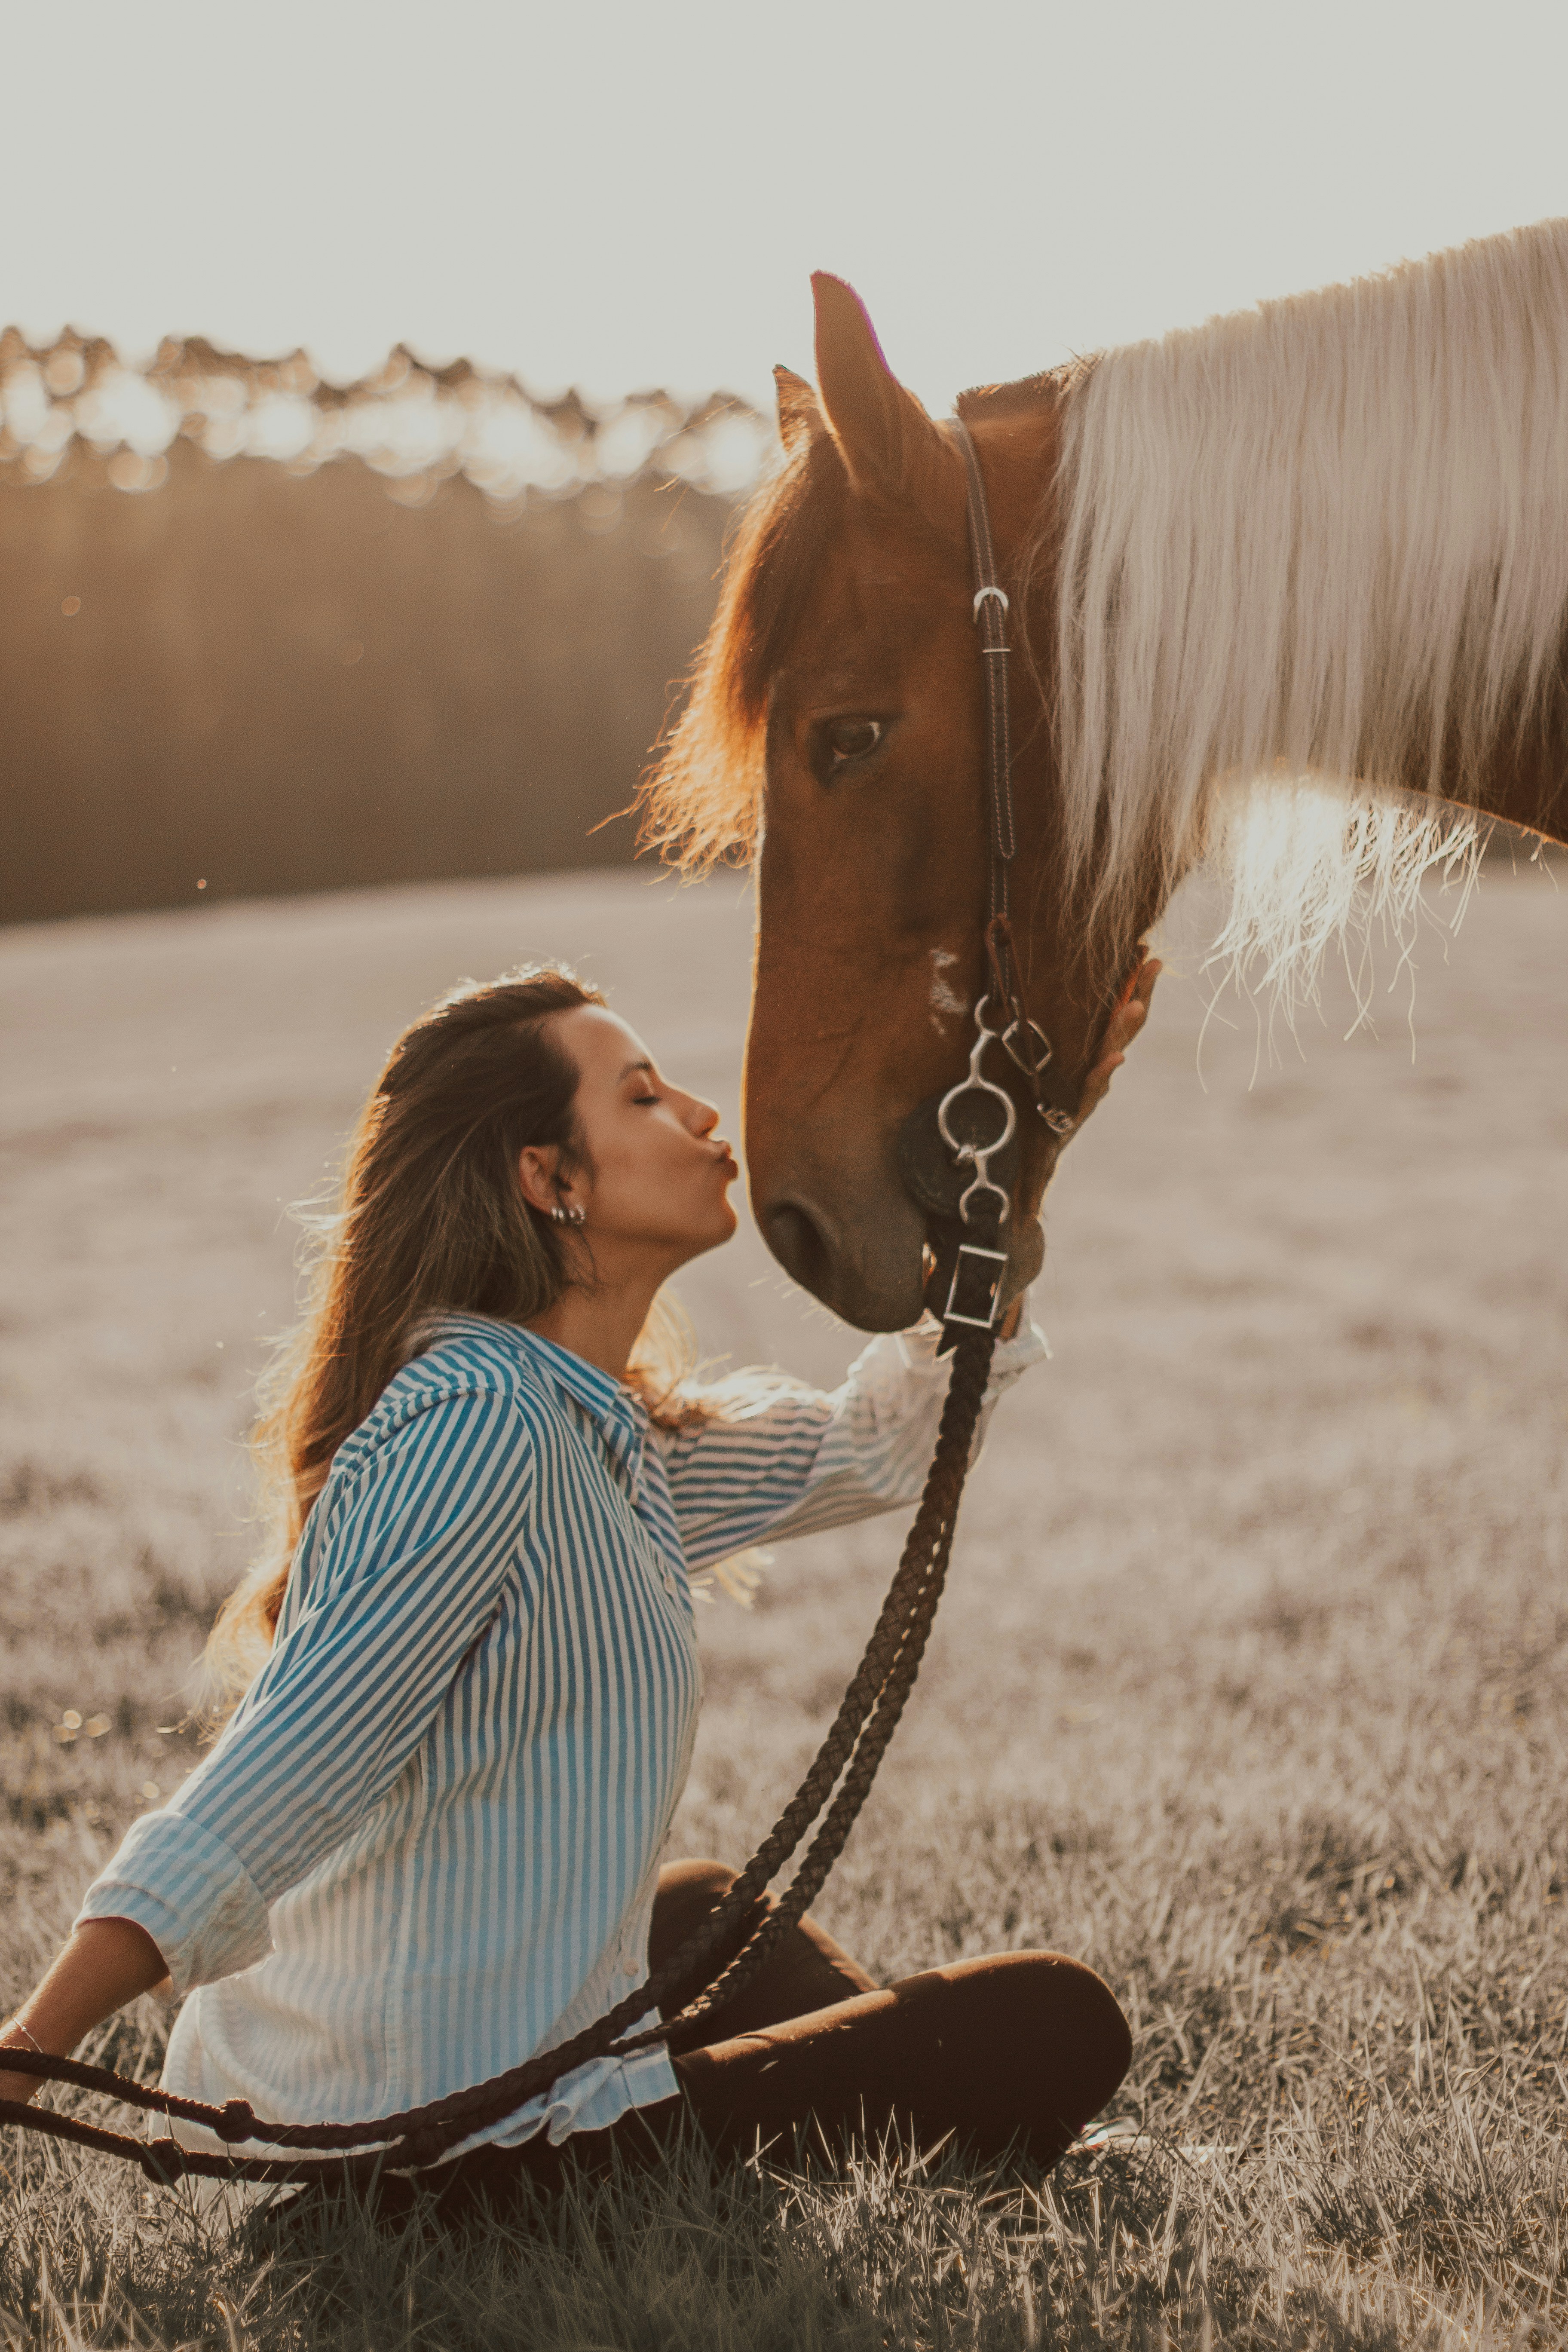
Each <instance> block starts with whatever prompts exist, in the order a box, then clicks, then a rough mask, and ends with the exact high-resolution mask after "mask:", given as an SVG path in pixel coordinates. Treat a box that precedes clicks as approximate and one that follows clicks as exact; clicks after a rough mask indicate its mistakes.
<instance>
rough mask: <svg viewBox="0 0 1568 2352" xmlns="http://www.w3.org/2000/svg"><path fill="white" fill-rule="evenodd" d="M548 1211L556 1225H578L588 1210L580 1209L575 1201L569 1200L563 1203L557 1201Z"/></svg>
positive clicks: (582, 1221)
mask: <svg viewBox="0 0 1568 2352" xmlns="http://www.w3.org/2000/svg"><path fill="white" fill-rule="evenodd" d="M550 1213H551V1215H552V1217H553V1219H554V1220H555V1223H557V1224H558V1225H580V1224H582V1223H584V1220H585V1219H586V1217H587V1214H588V1212H587V1210H586V1209H580V1208H579V1207H578V1206H577V1203H576V1202H575V1201H569V1202H566V1203H565V1204H564V1205H563V1203H562V1202H559V1201H557V1202H556V1203H555V1206H554V1207H553V1208H552V1210H551V1212H550Z"/></svg>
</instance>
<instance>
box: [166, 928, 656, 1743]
mask: <svg viewBox="0 0 1568 2352" xmlns="http://www.w3.org/2000/svg"><path fill="white" fill-rule="evenodd" d="M604 1001H605V1000H604V998H603V996H602V995H601V994H600V992H599V991H598V990H597V989H595V988H593V987H591V986H589V984H588V983H587V982H584V981H581V980H579V979H578V978H577V977H576V975H575V974H574V972H572V971H567V970H566V969H565V968H564V967H563V966H560V965H542V966H532V967H529V968H526V969H524V970H521V971H514V972H508V973H505V974H503V975H502V977H501V978H500V979H499V980H493V981H488V982H482V983H479V982H471V981H468V982H464V983H463V984H462V985H461V986H460V987H458V988H455V989H453V990H452V992H450V994H448V995H447V996H445V997H443V998H442V999H441V1001H440V1003H437V1004H436V1005H434V1006H432V1008H431V1010H430V1011H429V1012H428V1013H426V1014H424V1016H423V1017H422V1018H421V1019H420V1020H418V1021H416V1022H415V1023H414V1024H412V1025H411V1026H410V1027H409V1028H407V1029H405V1031H404V1033H403V1034H402V1036H401V1037H399V1039H398V1040H397V1043H396V1044H395V1045H394V1047H393V1049H392V1052H391V1055H390V1056H389V1057H388V1060H387V1064H386V1067H385V1068H384V1070H383V1072H382V1074H381V1076H380V1077H379V1078H378V1079H377V1081H376V1084H375V1087H374V1092H373V1093H372V1095H371V1097H370V1099H369V1101H368V1102H367V1103H366V1105H365V1107H364V1108H363V1111H362V1112H361V1114H360V1117H359V1120H358V1123H357V1125H356V1126H355V1128H354V1130H353V1136H352V1137H351V1139H350V1142H349V1146H348V1151H347V1155H346V1160H345V1163H344V1168H343V1176H342V1187H341V1192H340V1196H339V1202H338V1205H337V1207H336V1209H335V1210H334V1211H333V1212H332V1213H331V1214H330V1215H328V1216H325V1217H318V1218H316V1219H314V1220H313V1221H312V1222H313V1224H314V1228H315V1234H316V1246H315V1249H314V1251H313V1254H312V1259H311V1263H310V1286H309V1295H308V1304H307V1307H306V1312H305V1315H304V1318H303V1320H302V1321H301V1323H300V1326H299V1328H298V1329H297V1330H296V1331H295V1332H294V1334H293V1335H292V1337H291V1338H290V1339H289V1340H288V1341H286V1342H285V1344H284V1345H283V1347H282V1348H281V1349H280V1350H279V1354H278V1356H277V1357H276V1358H275V1360H274V1361H273V1364H272V1366H271V1369H270V1370H269V1371H268V1375H267V1376H266V1378H265V1379H264V1381H263V1382H262V1385H261V1391H260V1403H261V1416H260V1419H259V1420H258V1423H257V1426H256V1429H255V1432H254V1433H253V1436H252V1439H251V1447H252V1452H253V1454H254V1457H255V1460H256V1463H257V1466H258V1471H259V1473H260V1477H261V1483H262V1487H263V1492H264V1496H265V1517H266V1521H267V1528H268V1539H267V1543H266V1546H265V1549H264V1550H263V1552H262V1555H261V1557H260V1559H258V1561H257V1563H256V1565H255V1567H254V1568H253V1569H252V1570H251V1571H250V1573H249V1575H248V1576H247V1578H246V1579H245V1581H244V1582H243V1583H242V1584H241V1585H240V1586H239V1587H238V1589H237V1591H235V1592H233V1593H231V1594H230V1595H229V1598H228V1599H227V1600H226V1601H225V1603H224V1605H223V1607H222V1609H221V1610H220V1611H219V1612H218V1617H217V1622H216V1624H215V1625H214V1627H213V1630H212V1633H211V1636H210V1638H209V1640H208V1643H207V1647H206V1666H207V1671H208V1677H209V1685H210V1688H211V1691H212V1694H213V1701H214V1706H213V1712H214V1713H215V1714H216V1715H218V1716H221V1714H222V1713H223V1711H224V1709H225V1708H226V1706H232V1705H233V1704H234V1703H235V1702H236V1701H237V1699H238V1697H239V1696H241V1695H242V1694H243V1692H244V1691H245V1690H246V1689H247V1687H248V1685H250V1683H251V1682H252V1681H253V1680H254V1679H255V1676H256V1675H257V1674H258V1671H259V1669H260V1666H261V1664H262V1663H263V1661H264V1660H265V1658H266V1655H267V1653H268V1649H269V1648H270V1646H271V1643H272V1637H273V1634H274V1633H275V1631H276V1630H277V1624H278V1615H279V1610H280V1609H281V1607H282V1605H283V1593H284V1589H285V1587H286V1585H287V1584H288V1581H289V1562H290V1560H291V1559H292V1558H293V1553H294V1548H295V1546H296V1544H297V1543H298V1541H299V1538H300V1529H301V1528H303V1526H304V1524H305V1519H306V1517H307V1514H308V1513H309V1511H310V1506H311V1504H312V1503H313V1502H314V1501H315V1499H316V1496H318V1495H319V1494H320V1492H321V1488H322V1487H323V1486H325V1484H326V1481H327V1474H328V1472H329V1470H330V1469H331V1462H332V1456H333V1455H334V1454H336V1452H337V1450H338V1448H339V1446H340V1445H341V1444H342V1442H343V1440H344V1439H345V1438H346V1437H347V1436H348V1435H349V1434H350V1433H351V1431H353V1430H355V1429H357V1428H358V1427H359V1424H360V1423H361V1422H362V1421H363V1420H364V1418H365V1416H366V1414H367V1413H369V1412H370V1411H371V1409H372V1407H373V1406H374V1403H375V1401H376V1399H377V1398H378V1397H379V1396H380V1394H381V1392H382V1391H383V1390H384V1388H385V1386H386V1384H387V1382H388V1381H390V1380H391V1379H392V1378H393V1377H394V1375H395V1373H396V1372H398V1371H399V1370H401V1369H402V1367H403V1365H404V1364H405V1362H406V1361H407V1360H408V1358H409V1356H410V1354H411V1353H412V1352H413V1351H414V1349H416V1346H417V1341H418V1334H419V1330H420V1327H421V1325H422V1324H424V1323H425V1322H426V1319H427V1318H429V1317H431V1316H432V1315H435V1314H437V1313H439V1312H440V1311H441V1310H443V1309H447V1310H448V1311H449V1310H451V1309H453V1308H459V1309H460V1308H467V1309H468V1310H469V1311H471V1312H473V1313H475V1314H479V1315H493V1316H496V1317H498V1318H502V1319H504V1320H506V1321H508V1322H513V1323H525V1322H528V1321H529V1320H531V1318H534V1317H536V1316H539V1315H542V1314H543V1313H545V1312H546V1310H547V1309H548V1308H549V1307H552V1306H553V1305H554V1303H555V1301H556V1300H557V1299H558V1298H559V1297H561V1294H562V1292H563V1290H564V1289H565V1288H566V1287H567V1284H568V1281H569V1278H570V1272H571V1270H570V1268H569V1265H568V1262H567V1259H566V1255H565V1251H564V1246H563V1244H564V1234H563V1229H562V1228H561V1227H560V1226H558V1225H556V1224H555V1223H552V1221H551V1219H550V1218H549V1217H548V1216H545V1215H542V1214H541V1213H540V1212H539V1211H538V1210H536V1209H534V1208H532V1207H531V1205H530V1203H529V1202H528V1201H527V1200H526V1199H525V1197H524V1195H523V1191H522V1187H521V1183H520V1181H519V1179H518V1155H519V1154H520V1152H521V1150H522V1149H523V1147H524V1145H525V1144H532V1145H534V1146H535V1147H544V1146H548V1145H553V1146H555V1147H556V1149H557V1150H558V1151H559V1153H560V1172H561V1174H562V1176H563V1177H566V1176H570V1175H574V1174H577V1173H580V1172H586V1173H588V1174H590V1175H591V1174H592V1172H593V1171H592V1167H591V1165H590V1163H589V1160H588V1155H587V1152H586V1150H585V1147H584V1141H583V1138H582V1134H581V1131H580V1128H579V1124H578V1119H577V1114H576V1108H575V1103H576V1094H577V1068H576V1065H575V1064H574V1061H573V1060H572V1057H571V1055H569V1054H568V1053H567V1052H566V1050H565V1048H564V1047H563V1045H561V1043H560V1041H559V1039H558V1038H556V1037H555V1036H554V1035H553V1034H552V1031H551V1028H550V1026H549V1024H550V1020H551V1016H552V1014H555V1013H568V1012H571V1011H573V1010H574V1009H575V1008H576V1007H577V1006H578V1005H583V1004H602V1003H604ZM683 1342H684V1334H683V1333H682V1331H681V1328H680V1327H679V1323H678V1322H677V1320H676V1318H674V1317H673V1315H672V1314H671V1313H670V1312H669V1311H668V1309H667V1310H665V1311H664V1312H662V1313H661V1312H660V1310H659V1309H658V1307H656V1310H655V1314H654V1316H652V1317H650V1318H649V1322H648V1326H647V1328H646V1329H645V1331H644V1333H643V1337H642V1339H641V1340H640V1341H639V1343H638V1347H637V1350H636V1353H635V1357H634V1365H633V1370H632V1374H631V1377H632V1379H633V1380H634V1381H636V1383H637V1386H638V1387H639V1388H640V1389H641V1391H642V1392H643V1396H644V1401H645V1402H646V1403H647V1406H648V1409H649V1411H650V1412H652V1413H653V1414H654V1416H655V1418H656V1419H658V1420H660V1421H662V1422H664V1423H667V1424H668V1425H671V1426H679V1425H680V1424H681V1423H683V1422H685V1421H688V1420H689V1419H690V1418H691V1417H692V1414H693V1412H694V1411H700V1408H699V1407H694V1405H693V1404H692V1402H690V1401H689V1399H683V1398H681V1397H680V1396H679V1394H678V1393H677V1391H678V1388H679V1382H680V1381H681V1379H682V1377H683V1375H684V1374H685V1373H687V1372H688V1371H689V1370H690V1369H691V1362H690V1354H689V1346H687V1345H685V1344H683Z"/></svg>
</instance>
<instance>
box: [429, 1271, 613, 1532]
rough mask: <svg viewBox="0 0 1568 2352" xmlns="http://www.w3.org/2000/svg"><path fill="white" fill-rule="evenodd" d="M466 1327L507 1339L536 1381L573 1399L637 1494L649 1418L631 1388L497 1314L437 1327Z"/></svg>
mask: <svg viewBox="0 0 1568 2352" xmlns="http://www.w3.org/2000/svg"><path fill="white" fill-rule="evenodd" d="M465 1324H478V1325H479V1327H480V1328H482V1329H483V1330H484V1331H485V1332H486V1333H487V1335H494V1336H496V1337H499V1338H501V1339H504V1340H505V1341H506V1343H507V1344H508V1345H509V1346H510V1347H511V1348H512V1349H515V1351H516V1353H517V1355H518V1356H519V1358H520V1359H521V1361H522V1363H523V1364H524V1365H525V1366H526V1367H527V1368H528V1370H530V1371H531V1373H532V1374H533V1376H534V1378H535V1379H537V1380H540V1381H543V1382H544V1384H545V1386H546V1387H548V1388H552V1389H553V1390H554V1391H555V1392H556V1394H557V1395H558V1396H564V1397H570V1398H571V1399H572V1401H573V1402H574V1403H576V1404H580V1405H581V1406H582V1408H583V1410H584V1412H585V1413H587V1414H588V1416H589V1418H590V1419H591V1420H592V1421H593V1423H594V1424H595V1428H596V1429H597V1430H598V1432H599V1433H600V1435H601V1436H602V1437H603V1439H604V1441H605V1450H606V1451H607V1452H608V1454H609V1455H610V1458H611V1460H612V1461H613V1462H615V1463H616V1465H617V1466H618V1467H619V1468H621V1469H622V1470H624V1471H625V1473H626V1476H627V1478H628V1479H629V1481H630V1483H631V1486H632V1487H633V1489H634V1491H635V1489H636V1487H637V1482H638V1479H639V1477H640V1475H641V1471H642V1452H643V1432H644V1425H645V1416H644V1412H643V1408H642V1406H641V1404H640V1402H638V1400H637V1397H636V1396H635V1395H634V1394H633V1392H632V1391H631V1390H630V1389H628V1388H626V1386H625V1385H624V1384H623V1383H622V1382H621V1381H617V1380H616V1379H615V1378H614V1377H613V1376H612V1375H611V1374H610V1373H609V1372H606V1371H602V1370H600V1368H599V1366H598V1365H597V1364H591V1363H590V1362H589V1361H588V1360H587V1358H586V1356H579V1355H575V1354H574V1352H573V1350H572V1349H570V1348H563V1347H561V1346H560V1345H559V1344H558V1343H557V1341H555V1340H554V1339H545V1338H544V1337H543V1335H542V1333H541V1332H538V1331H530V1330H528V1329H526V1328H524V1326H523V1325H522V1324H521V1323H507V1322H503V1321H502V1320H501V1319H500V1318H499V1317H497V1316H493V1315H475V1314H472V1313H468V1312H466V1311H458V1312H454V1313H452V1314H447V1315H443V1316H442V1317H441V1318H440V1322H439V1326H438V1328H440V1329H441V1330H443V1331H447V1330H452V1329H454V1328H457V1329H460V1328H462V1327H463V1326H464V1325H465Z"/></svg>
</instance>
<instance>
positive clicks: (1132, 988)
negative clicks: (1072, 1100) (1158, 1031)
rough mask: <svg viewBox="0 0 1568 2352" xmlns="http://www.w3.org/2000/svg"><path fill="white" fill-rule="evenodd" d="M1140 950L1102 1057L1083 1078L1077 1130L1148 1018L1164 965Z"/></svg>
mask: <svg viewBox="0 0 1568 2352" xmlns="http://www.w3.org/2000/svg"><path fill="white" fill-rule="evenodd" d="M1139 953H1140V955H1141V957H1142V961H1141V962H1140V964H1139V966H1138V969H1137V971H1135V972H1134V973H1133V975H1132V978H1131V981H1129V982H1128V984H1127V986H1126V988H1125V989H1124V990H1123V992H1122V994H1121V1001H1120V1002H1119V1003H1118V1004H1117V1007H1116V1010H1115V1012H1114V1013H1112V1014H1111V1016H1110V1021H1109V1023H1108V1024H1107V1025H1106V1031H1105V1038H1104V1042H1103V1043H1102V1045H1100V1059H1099V1060H1098V1061H1097V1062H1096V1064H1095V1066H1094V1067H1093V1069H1092V1070H1090V1072H1089V1076H1087V1077H1086V1078H1085V1080H1084V1082H1083V1093H1082V1095H1081V1096H1080V1097H1079V1108H1078V1122H1077V1126H1075V1128H1074V1129H1073V1132H1074V1134H1076V1133H1077V1132H1078V1129H1079V1127H1081V1126H1082V1125H1083V1123H1084V1120H1085V1119H1086V1118H1089V1115H1090V1113H1091V1112H1092V1111H1094V1110H1096V1109H1098V1108H1099V1107H1100V1104H1101V1103H1102V1102H1103V1101H1104V1100H1105V1097H1106V1094H1107V1092H1108V1091H1109V1089H1110V1081H1111V1078H1112V1076H1114V1074H1115V1073H1116V1072H1117V1071H1118V1070H1119V1069H1120V1068H1121V1065H1122V1063H1123V1062H1124V1061H1125V1060H1126V1059H1127V1048H1128V1047H1129V1045H1131V1043H1132V1040H1133V1039H1134V1037H1136V1035H1137V1034H1138V1032H1139V1031H1140V1029H1142V1026H1143V1024H1144V1022H1145V1021H1147V1019H1148V1018H1149V1000H1150V998H1151V997H1152V995H1153V993H1154V982H1156V981H1157V980H1158V979H1159V977H1160V972H1161V969H1162V967H1161V964H1160V960H1159V958H1158V957H1157V956H1151V955H1150V954H1148V953H1147V951H1146V950H1142V949H1140V950H1139Z"/></svg>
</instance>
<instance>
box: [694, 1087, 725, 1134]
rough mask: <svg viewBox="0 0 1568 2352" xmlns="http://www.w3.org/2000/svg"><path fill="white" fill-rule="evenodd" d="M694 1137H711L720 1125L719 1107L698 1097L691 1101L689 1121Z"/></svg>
mask: <svg viewBox="0 0 1568 2352" xmlns="http://www.w3.org/2000/svg"><path fill="white" fill-rule="evenodd" d="M688 1124H689V1127H690V1129H691V1132H692V1134H693V1135H711V1134H712V1132H713V1130H714V1129H715V1128H716V1127H717V1126H718V1124H719V1107H718V1105H717V1104H716V1103H710V1102H703V1101H701V1100H700V1097H697V1096H695V1095H694V1096H693V1097H692V1099H691V1117H690V1118H689V1121H688Z"/></svg>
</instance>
